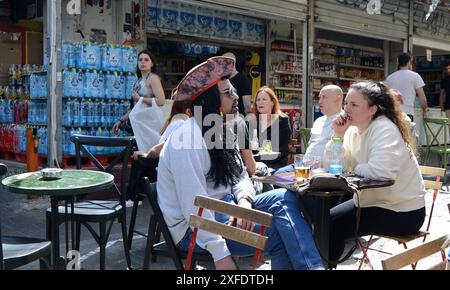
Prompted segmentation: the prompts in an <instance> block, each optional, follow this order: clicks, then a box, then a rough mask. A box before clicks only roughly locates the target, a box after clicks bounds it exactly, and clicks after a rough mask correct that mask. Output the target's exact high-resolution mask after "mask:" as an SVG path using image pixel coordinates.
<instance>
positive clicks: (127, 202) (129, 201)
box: [125, 199, 142, 207]
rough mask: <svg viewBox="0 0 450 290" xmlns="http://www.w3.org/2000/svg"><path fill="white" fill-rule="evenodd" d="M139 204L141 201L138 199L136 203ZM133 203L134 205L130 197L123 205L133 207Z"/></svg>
mask: <svg viewBox="0 0 450 290" xmlns="http://www.w3.org/2000/svg"><path fill="white" fill-rule="evenodd" d="M141 204H142V201H141V200H140V201H139V203H138V205H141ZM133 205H134V201H133V200H131V199H129V200H127V201H126V202H125V207H133Z"/></svg>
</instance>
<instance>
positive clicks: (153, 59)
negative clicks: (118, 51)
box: [136, 49, 159, 78]
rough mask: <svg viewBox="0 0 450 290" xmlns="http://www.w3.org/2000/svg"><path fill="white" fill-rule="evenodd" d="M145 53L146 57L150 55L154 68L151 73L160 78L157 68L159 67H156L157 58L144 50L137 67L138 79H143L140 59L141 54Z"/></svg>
mask: <svg viewBox="0 0 450 290" xmlns="http://www.w3.org/2000/svg"><path fill="white" fill-rule="evenodd" d="M144 53H145V54H146V55H148V56H149V57H150V59H151V60H152V63H153V66H152V68H151V69H150V71H151V72H152V73H154V74H157V75H158V76H159V73H158V68H157V66H156V58H155V56H154V55H153V54H152V53H151V52H150V51H148V50H146V49H144V50H142V51H141V52H139V54H138V65H137V67H136V75H137V77H138V78H141V77H142V73H141V70H140V69H139V57H140V56H141V54H144Z"/></svg>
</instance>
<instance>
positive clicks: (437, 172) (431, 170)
mask: <svg viewBox="0 0 450 290" xmlns="http://www.w3.org/2000/svg"><path fill="white" fill-rule="evenodd" d="M420 173H421V174H422V175H425V176H433V177H435V180H427V179H424V183H425V188H426V189H432V190H433V201H432V203H431V209H430V214H429V215H428V222H427V227H426V231H428V230H429V229H430V225H431V218H432V217H433V211H434V203H435V201H436V197H437V194H438V193H439V190H440V189H441V187H442V181H441V179H442V178H443V177H444V175H445V168H440V167H430V166H422V165H421V166H420Z"/></svg>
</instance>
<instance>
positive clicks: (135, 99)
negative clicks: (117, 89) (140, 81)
mask: <svg viewBox="0 0 450 290" xmlns="http://www.w3.org/2000/svg"><path fill="white" fill-rule="evenodd" d="M131 96H132V97H133V101H134V103H137V101H139V98H140V97H141V96H139V94H138V93H137V92H133V94H132V95H131Z"/></svg>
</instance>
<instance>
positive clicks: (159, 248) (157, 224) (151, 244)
mask: <svg viewBox="0 0 450 290" xmlns="http://www.w3.org/2000/svg"><path fill="white" fill-rule="evenodd" d="M142 182H143V188H144V193H145V194H147V197H148V200H149V202H150V207H151V209H152V211H153V213H152V215H151V217H150V223H149V225H148V237H147V245H146V247H145V254H144V265H143V267H142V268H143V270H149V269H150V260H154V259H155V258H156V256H166V257H170V258H171V259H172V261H173V263H174V265H175V268H176V269H177V270H184V266H183V262H182V259H186V256H187V253H186V252H183V251H180V250H179V249H178V248H177V246H176V245H175V242H174V241H173V239H172V235H171V234H170V231H169V228H168V227H167V224H166V222H165V220H164V216H163V214H162V211H161V208H160V207H159V204H158V199H157V195H158V193H157V191H156V183H150V181H149V180H148V178H147V177H144V178H143V181H142ZM160 234H162V235H163V237H164V241H160ZM193 261H205V262H212V261H213V259H212V256H211V255H209V254H195V255H194V256H193ZM194 264H195V263H193V265H194Z"/></svg>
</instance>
